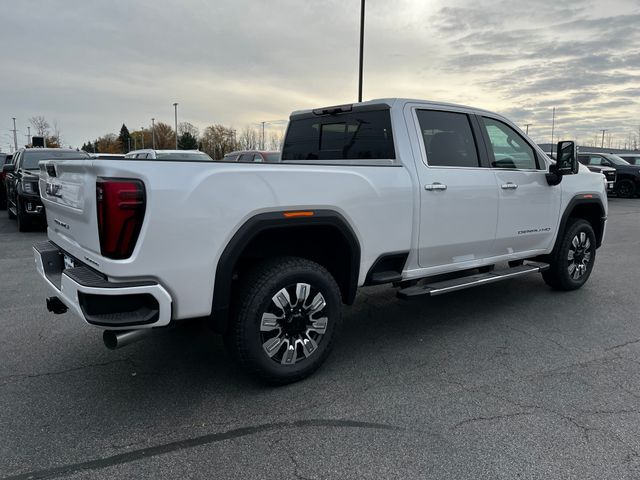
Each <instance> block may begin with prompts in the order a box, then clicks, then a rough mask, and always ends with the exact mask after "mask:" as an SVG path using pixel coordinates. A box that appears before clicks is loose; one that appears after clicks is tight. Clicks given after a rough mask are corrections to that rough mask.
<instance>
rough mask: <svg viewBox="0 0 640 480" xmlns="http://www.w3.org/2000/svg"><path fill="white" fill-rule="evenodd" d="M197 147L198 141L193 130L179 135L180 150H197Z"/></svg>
mask: <svg viewBox="0 0 640 480" xmlns="http://www.w3.org/2000/svg"><path fill="white" fill-rule="evenodd" d="M197 148H198V141H197V140H196V138H195V137H194V136H193V135H192V134H191V132H183V133H182V135H180V136H179V137H178V150H196V149H197Z"/></svg>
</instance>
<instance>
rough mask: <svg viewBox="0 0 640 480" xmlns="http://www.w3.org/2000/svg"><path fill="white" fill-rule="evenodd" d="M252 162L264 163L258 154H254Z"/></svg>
mask: <svg viewBox="0 0 640 480" xmlns="http://www.w3.org/2000/svg"><path fill="white" fill-rule="evenodd" d="M253 161H254V162H257V163H262V162H264V160H263V159H262V155H260V154H259V153H256V154H255V155H254V156H253Z"/></svg>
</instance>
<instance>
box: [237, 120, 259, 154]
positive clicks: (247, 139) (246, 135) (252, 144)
mask: <svg viewBox="0 0 640 480" xmlns="http://www.w3.org/2000/svg"><path fill="white" fill-rule="evenodd" d="M259 139H260V135H259V134H258V131H257V130H256V129H254V128H251V127H250V126H246V127H245V128H244V129H243V130H242V132H240V136H239V137H238V143H239V144H240V149H242V150H256V149H258V148H259V145H260V140H259Z"/></svg>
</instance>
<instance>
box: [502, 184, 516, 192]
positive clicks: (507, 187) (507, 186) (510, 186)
mask: <svg viewBox="0 0 640 480" xmlns="http://www.w3.org/2000/svg"><path fill="white" fill-rule="evenodd" d="M516 188H518V184H517V183H513V182H507V183H503V184H502V189H503V190H515V189H516Z"/></svg>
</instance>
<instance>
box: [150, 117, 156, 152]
mask: <svg viewBox="0 0 640 480" xmlns="http://www.w3.org/2000/svg"><path fill="white" fill-rule="evenodd" d="M151 142H152V143H153V149H154V150H155V149H156V119H155V118H152V119H151Z"/></svg>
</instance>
